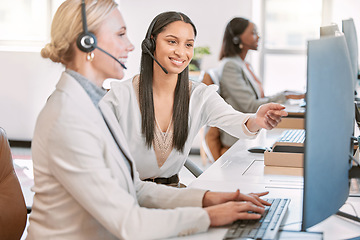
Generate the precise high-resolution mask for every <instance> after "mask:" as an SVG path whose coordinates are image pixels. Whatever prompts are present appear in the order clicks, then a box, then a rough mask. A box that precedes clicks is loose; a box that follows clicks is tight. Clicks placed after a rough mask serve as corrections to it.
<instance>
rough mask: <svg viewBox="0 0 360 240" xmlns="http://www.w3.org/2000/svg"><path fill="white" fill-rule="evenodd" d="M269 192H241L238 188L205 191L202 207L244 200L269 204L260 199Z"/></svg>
mask: <svg viewBox="0 0 360 240" xmlns="http://www.w3.org/2000/svg"><path fill="white" fill-rule="evenodd" d="M268 193H269V192H262V193H250V194H243V193H240V190H236V191H235V192H210V191H209V192H206V193H205V195H204V199H203V207H209V206H214V205H218V204H222V203H226V202H230V201H246V202H251V203H253V204H254V205H256V206H259V207H264V205H267V206H269V205H270V203H268V202H266V201H265V200H263V199H261V198H260V197H262V196H265V195H267V194H268Z"/></svg>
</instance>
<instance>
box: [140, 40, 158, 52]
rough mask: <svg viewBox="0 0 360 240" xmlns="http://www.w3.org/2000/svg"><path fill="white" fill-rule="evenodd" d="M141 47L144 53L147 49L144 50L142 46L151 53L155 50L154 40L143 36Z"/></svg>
mask: <svg viewBox="0 0 360 240" xmlns="http://www.w3.org/2000/svg"><path fill="white" fill-rule="evenodd" d="M141 48H142V51H143V52H145V53H147V51H146V50H144V48H146V49H147V50H148V51H150V52H151V53H153V52H154V51H155V41H154V39H152V38H145V39H144V40H143V41H142V43H141Z"/></svg>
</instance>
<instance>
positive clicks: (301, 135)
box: [277, 129, 305, 146]
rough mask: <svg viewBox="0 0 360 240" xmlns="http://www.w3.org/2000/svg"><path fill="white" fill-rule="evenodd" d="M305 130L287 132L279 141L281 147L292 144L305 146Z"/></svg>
mask: <svg viewBox="0 0 360 240" xmlns="http://www.w3.org/2000/svg"><path fill="white" fill-rule="evenodd" d="M304 141H305V130H304V129H290V130H286V131H285V132H284V133H283V134H282V135H281V137H280V138H279V139H278V141H277V142H278V143H281V145H287V144H290V145H292V146H304Z"/></svg>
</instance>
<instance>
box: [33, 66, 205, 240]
mask: <svg viewBox="0 0 360 240" xmlns="http://www.w3.org/2000/svg"><path fill="white" fill-rule="evenodd" d="M102 107H103V108H102ZM101 109H102V112H103V114H104V116H105V118H106V119H107V122H108V124H109V126H110V127H111V129H112V132H113V134H114V137H115V138H116V139H117V141H118V142H119V143H120V144H121V146H122V148H123V150H124V152H125V154H127V155H128V156H129V158H130V160H131V161H132V158H131V155H130V153H129V148H128V145H127V143H126V141H125V138H124V136H123V134H122V132H121V129H120V128H119V126H118V123H117V120H116V118H115V117H114V116H113V114H112V112H111V110H110V109H108V108H107V106H101ZM32 154H33V162H34V176H35V185H34V187H33V191H35V197H34V204H33V209H32V213H31V215H30V225H29V227H28V236H27V239H30V240H31V239H36V240H41V239H67V240H72V239H74V240H75V239H76V240H81V239H87V240H88V239H159V238H165V237H171V236H177V235H186V234H190V233H195V232H203V231H206V230H207V228H208V227H209V224H210V220H209V217H208V215H207V213H206V211H205V210H204V209H202V208H200V207H201V206H202V198H203V195H204V193H205V191H203V190H196V189H176V188H172V187H166V186H162V185H156V184H154V183H144V182H142V181H140V180H139V177H138V173H137V171H134V180H132V179H131V176H130V172H129V169H128V166H127V164H126V163H125V161H126V160H125V158H124V156H123V155H122V154H121V152H120V151H119V148H118V146H117V144H116V143H115V141H114V138H113V137H112V135H111V133H110V132H109V130H108V128H107V126H106V124H105V122H104V119H103V117H102V115H101V113H100V111H99V109H97V108H96V107H95V106H94V104H93V103H92V101H91V100H90V97H89V96H88V95H87V93H86V92H85V90H84V89H83V88H82V87H81V86H80V84H79V83H78V82H77V81H76V80H75V79H73V78H72V77H71V76H70V75H68V74H67V73H63V74H62V76H61V79H60V81H59V83H58V84H57V86H56V90H55V91H54V93H53V94H52V95H51V96H50V97H49V99H48V101H47V103H46V105H45V107H44V108H43V110H42V111H41V113H40V115H39V117H38V120H37V123H36V128H35V133H34V138H33V141H32ZM132 164H133V166H134V169H135V168H136V166H135V162H133V161H132ZM183 206H189V207H184V208H176V209H174V208H175V207H183ZM151 208H163V209H168V210H155V209H151Z"/></svg>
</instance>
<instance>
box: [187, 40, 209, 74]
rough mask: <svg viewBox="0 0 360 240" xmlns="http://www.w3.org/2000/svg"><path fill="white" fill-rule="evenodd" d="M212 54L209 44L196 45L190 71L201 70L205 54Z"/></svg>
mask: <svg viewBox="0 0 360 240" xmlns="http://www.w3.org/2000/svg"><path fill="white" fill-rule="evenodd" d="M209 54H211V52H210V48H209V47H208V46H205V47H200V46H199V47H195V48H194V56H193V58H192V59H191V62H190V64H189V70H190V71H200V66H201V60H202V58H203V57H204V56H205V55H209Z"/></svg>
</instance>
